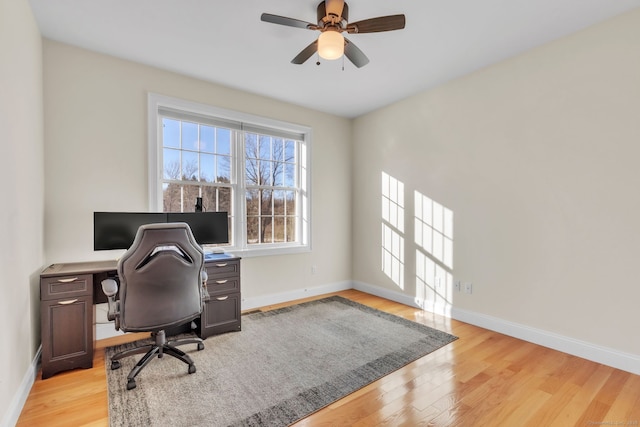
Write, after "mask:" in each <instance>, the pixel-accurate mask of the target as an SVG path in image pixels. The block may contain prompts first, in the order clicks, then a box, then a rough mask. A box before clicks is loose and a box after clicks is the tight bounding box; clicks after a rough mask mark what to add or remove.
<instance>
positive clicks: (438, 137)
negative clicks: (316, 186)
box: [353, 10, 640, 369]
mask: <svg viewBox="0 0 640 427" xmlns="http://www.w3.org/2000/svg"><path fill="white" fill-rule="evenodd" d="M639 46H640V10H635V11H633V12H631V13H628V14H626V15H622V16H620V17H618V18H616V19H613V20H610V21H607V22H605V23H602V24H600V25H597V26H594V27H591V28H589V29H586V30H585V31H582V32H580V33H577V34H575V35H572V36H570V37H567V38H564V39H562V40H559V41H556V42H554V43H551V44H548V45H546V46H543V47H541V48H538V49H535V50H532V51H530V52H528V53H526V54H523V55H521V56H518V57H515V58H512V59H510V60H508V61H505V62H502V63H499V64H496V65H494V66H491V67H489V68H486V69H484V70H481V71H479V72H476V73H474V74H472V75H469V76H466V77H464V78H461V79H457V80H455V81H452V82H449V83H448V84H445V85H443V86H440V87H439V88H437V89H434V90H431V91H428V92H425V93H421V94H418V95H415V96H413V97H411V98H410V99H407V100H404V101H402V102H399V103H397V104H395V105H392V106H390V107H388V108H385V109H382V110H379V111H376V112H373V113H371V114H368V115H366V116H363V117H360V118H358V119H356V120H355V122H354V135H355V137H354V153H357V154H356V156H355V157H356V159H357V160H356V162H355V168H354V172H353V183H354V184H353V185H354V187H353V193H354V206H353V214H354V230H353V236H354V237H353V241H354V251H353V255H354V257H353V262H354V267H353V268H354V274H353V276H354V277H353V278H354V280H356V281H359V282H362V283H366V284H369V285H374V286H377V287H381V288H384V289H387V290H389V291H395V292H401V293H403V294H406V295H408V296H415V295H419V294H420V292H421V290H420V289H416V283H419V281H417V280H416V273H415V272H416V267H415V265H416V263H415V259H416V250H417V249H418V248H417V246H416V244H415V243H414V240H413V232H414V226H413V217H414V212H413V208H414V200H413V194H414V191H418V192H420V193H422V194H424V195H426V196H428V197H430V198H432V199H433V200H435V201H437V202H439V203H441V204H442V205H444V206H445V207H447V208H449V209H451V210H452V211H453V214H454V242H453V247H454V251H453V255H454V264H453V270H452V273H453V277H454V279H460V280H462V281H463V282H471V283H472V284H473V293H472V294H471V295H468V294H465V293H458V292H455V291H448V290H445V291H444V293H445V294H447V292H449V295H450V297H449V298H448V299H449V300H450V301H449V302H450V303H452V304H453V307H454V308H458V309H463V310H468V311H471V312H475V313H481V314H483V315H487V316H492V317H495V318H497V319H503V320H505V321H507V322H514V323H517V324H520V325H525V326H527V327H530V328H536V329H539V330H543V331H549V332H552V333H555V334H559V335H562V336H565V337H570V338H572V339H577V340H582V341H585V342H589V343H592V344H594V345H599V346H604V347H607V348H611V349H615V350H617V351H619V352H623V353H624V352H626V353H630V354H635V355H640V340H638V339H635V338H634V337H636V336H637V328H638V301H640V286H639V285H638V268H637V266H638V260H639V259H640V221H639V220H638V213H639V212H640V190H639V188H640V168H639V167H638V159H640V115H639V114H640V55H638V47H639ZM381 172H386V173H388V174H389V175H391V176H393V177H395V178H397V179H398V180H400V181H402V182H403V183H404V186H405V187H404V188H405V191H404V194H405V200H406V205H405V220H406V224H407V229H406V231H405V238H406V240H405V246H404V249H405V266H404V267H405V278H406V280H405V289H404V290H400V289H399V288H398V287H397V286H396V285H395V284H394V283H393V282H392V281H391V280H390V279H389V278H388V277H387V276H385V275H384V274H383V273H382V272H381V269H380V268H379V266H380V258H381V257H380V252H381V251H380V246H381V238H380V234H381V233H380V228H381V219H380V210H381V209H380V206H381V201H380V197H381V196H380V174H381ZM374 266H375V268H374ZM432 285H433V284H432ZM418 287H419V286H418ZM636 360H637V359H636ZM636 369H637V367H636Z"/></svg>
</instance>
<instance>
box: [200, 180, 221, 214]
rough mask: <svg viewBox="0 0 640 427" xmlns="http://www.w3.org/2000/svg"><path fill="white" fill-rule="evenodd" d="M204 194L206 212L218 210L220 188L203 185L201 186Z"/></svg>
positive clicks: (203, 202) (203, 200)
mask: <svg viewBox="0 0 640 427" xmlns="http://www.w3.org/2000/svg"><path fill="white" fill-rule="evenodd" d="M200 192H201V194H202V210H204V211H205V212H217V211H218V188H217V187H209V186H203V187H201V188H200Z"/></svg>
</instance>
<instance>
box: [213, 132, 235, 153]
mask: <svg viewBox="0 0 640 427" xmlns="http://www.w3.org/2000/svg"><path fill="white" fill-rule="evenodd" d="M216 136H217V141H216V142H217V144H216V153H218V154H226V155H227V156H229V155H231V130H229V129H221V128H216Z"/></svg>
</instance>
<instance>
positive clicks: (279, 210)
mask: <svg viewBox="0 0 640 427" xmlns="http://www.w3.org/2000/svg"><path fill="white" fill-rule="evenodd" d="M273 213H274V214H275V215H284V214H285V192H284V191H274V192H273Z"/></svg>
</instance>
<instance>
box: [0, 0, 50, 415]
mask: <svg viewBox="0 0 640 427" xmlns="http://www.w3.org/2000/svg"><path fill="white" fill-rule="evenodd" d="M0 131H1V133H2V136H1V137H0V161H1V162H2V167H0V181H1V182H2V208H0V236H2V238H1V239H0V325H2V345H0V425H4V423H12V422H13V421H15V419H14V415H15V413H14V412H15V408H16V406H20V405H21V402H19V400H21V399H23V398H25V397H26V396H24V393H25V392H26V393H28V391H29V390H28V387H30V386H31V383H30V380H29V379H28V378H26V377H28V376H29V373H28V372H29V366H30V365H31V362H32V361H33V359H34V357H35V355H36V350H37V348H38V346H39V345H40V333H39V331H40V323H39V319H40V316H39V311H38V307H39V304H38V298H39V294H40V291H39V288H38V286H39V284H38V274H39V273H40V270H41V269H42V266H43V262H44V261H43V259H44V257H43V244H42V239H43V215H44V214H43V203H44V181H43V176H44V171H43V136H42V135H43V131H42V43H41V39H40V32H39V31H38V28H37V26H36V23H35V20H34V18H33V16H32V14H31V8H30V6H29V3H28V2H27V0H18V1H16V0H0ZM32 374H35V373H32ZM31 380H32V378H31ZM25 388H26V389H25ZM17 409H18V411H19V409H20V408H19V407H18V408H17Z"/></svg>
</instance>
